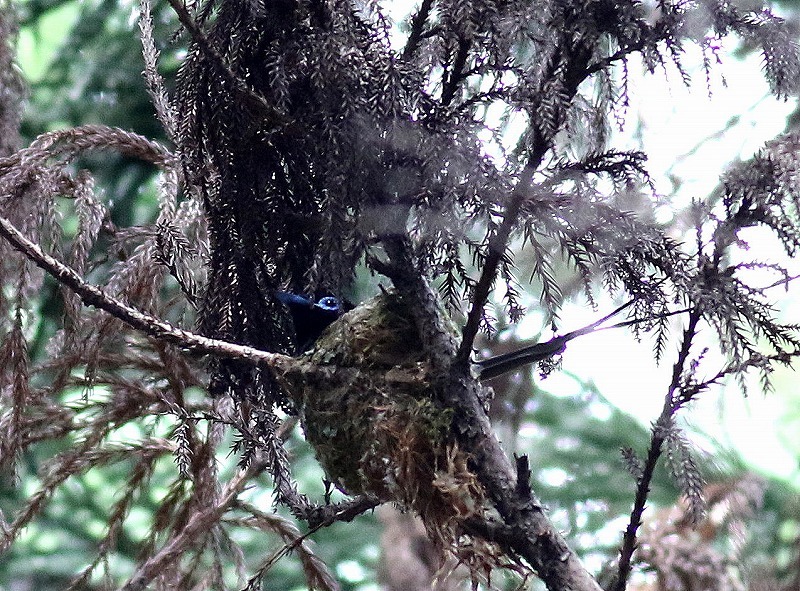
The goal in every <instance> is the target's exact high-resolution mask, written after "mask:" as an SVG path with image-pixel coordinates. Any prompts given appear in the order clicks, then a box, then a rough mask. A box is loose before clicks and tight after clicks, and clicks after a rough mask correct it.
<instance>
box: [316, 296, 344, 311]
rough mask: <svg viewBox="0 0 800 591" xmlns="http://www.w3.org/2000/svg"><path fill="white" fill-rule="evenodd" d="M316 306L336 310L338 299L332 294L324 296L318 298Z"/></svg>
mask: <svg viewBox="0 0 800 591" xmlns="http://www.w3.org/2000/svg"><path fill="white" fill-rule="evenodd" d="M317 306H319V307H320V308H322V309H324V310H338V309H339V300H337V299H336V298H334V297H332V296H326V297H324V298H320V300H319V302H317Z"/></svg>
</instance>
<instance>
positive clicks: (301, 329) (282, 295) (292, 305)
mask: <svg viewBox="0 0 800 591" xmlns="http://www.w3.org/2000/svg"><path fill="white" fill-rule="evenodd" d="M275 297H276V298H277V299H278V301H280V302H281V303H283V304H285V305H286V307H288V308H289V313H290V314H291V315H292V322H293V323H294V331H295V343H296V345H297V352H298V353H302V352H304V351H307V350H308V349H310V348H311V346H312V345H313V344H314V342H315V341H316V340H317V339H318V338H319V336H320V335H321V334H322V332H323V331H324V330H325V329H326V328H327V327H328V326H330V325H331V324H332V323H333V322H334V321H335V320H336V319H337V318H339V316H341V315H342V314H343V313H344V311H345V310H344V308H343V306H342V303H341V301H339V299H338V298H335V297H333V296H325V297H322V298H320V299H319V301H317V302H314V301H313V300H311V299H309V298H307V297H304V296H299V295H296V294H293V293H289V292H287V291H276V292H275Z"/></svg>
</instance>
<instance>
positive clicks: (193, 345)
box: [0, 216, 291, 366]
mask: <svg viewBox="0 0 800 591" xmlns="http://www.w3.org/2000/svg"><path fill="white" fill-rule="evenodd" d="M0 236H2V237H3V238H5V239H6V240H7V241H8V242H9V243H10V244H11V246H13V247H14V248H15V249H16V250H18V251H19V252H20V253H22V254H23V255H24V256H25V257H27V258H28V259H30V260H31V261H33V263H34V264H36V266H38V267H39V268H41V269H43V270H44V271H46V272H47V273H48V274H50V275H51V276H52V277H53V278H54V279H55V280H56V281H58V282H59V283H61V284H63V285H65V286H67V287H69V288H70V289H71V290H72V291H74V292H75V293H76V294H78V296H79V297H80V298H81V301H82V302H83V303H84V304H85V305H87V306H93V307H95V308H98V309H100V310H103V311H104V312H107V313H108V314H110V315H112V316H113V317H115V318H117V319H119V320H121V321H122V322H124V323H125V324H128V325H129V326H131V327H133V328H135V329H136V330H139V331H141V332H143V333H145V334H146V335H148V336H150V337H153V338H156V339H158V340H160V341H163V342H167V343H170V344H172V345H176V346H178V347H180V348H181V349H185V350H187V351H192V352H195V353H201V354H204V355H215V356H217V357H227V358H232V359H244V360H247V361H250V362H252V363H263V364H265V365H268V366H275V365H276V364H279V363H281V362H286V361H290V360H291V357H287V356H286V355H280V354H278V353H268V352H266V351H261V350H259V349H255V348H253V347H248V346H246V345H237V344H236V343H230V342H227V341H221V340H218V339H210V338H208V337H204V336H201V335H198V334H196V333H193V332H190V331H187V330H183V329H182V328H178V327H177V326H173V325H172V324H169V323H168V322H164V321H163V320H159V319H158V318H155V317H153V316H150V315H149V314H145V313H144V312H141V311H139V310H137V309H135V308H133V307H131V306H128V305H127V304H124V303H123V302H121V301H120V300H118V299H116V298H114V297H112V296H110V295H108V294H107V293H105V292H104V291H103V290H102V289H100V288H99V287H97V286H94V285H91V284H90V283H87V282H86V281H85V280H84V279H83V278H82V277H81V276H80V275H78V273H77V272H75V270H74V269H72V268H71V267H69V266H67V265H65V264H64V263H62V262H61V261H59V260H57V259H55V258H54V257H52V256H50V255H49V254H47V253H45V252H44V251H43V250H42V249H41V247H40V246H39V245H37V244H34V243H33V242H31V241H30V240H28V239H27V238H26V237H25V236H24V235H23V234H22V233H21V232H20V231H19V230H18V229H17V228H15V227H14V225H13V224H12V223H11V222H9V221H8V219H6V218H5V217H2V216H0Z"/></svg>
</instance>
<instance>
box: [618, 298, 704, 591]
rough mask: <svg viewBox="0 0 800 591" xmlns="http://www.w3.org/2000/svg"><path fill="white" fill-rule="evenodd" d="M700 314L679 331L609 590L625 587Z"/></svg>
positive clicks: (692, 314)
mask: <svg viewBox="0 0 800 591" xmlns="http://www.w3.org/2000/svg"><path fill="white" fill-rule="evenodd" d="M700 317H701V313H700V311H699V310H697V309H693V310H691V311H690V312H689V321H688V323H687V325H686V329H685V330H684V331H683V339H682V342H681V348H680V351H679V352H678V358H677V359H676V360H675V364H674V365H673V367H672V380H671V382H670V385H669V388H668V389H667V394H666V396H665V397H664V407H663V409H662V411H661V415H660V416H659V418H658V420H657V421H656V422H655V423H654V425H653V428H652V434H651V436H650V448H649V449H648V451H647V458H646V459H645V462H644V466H643V469H642V475H641V477H640V478H639V481H638V482H637V483H636V496H635V498H634V501H633V509H632V510H631V518H630V521H629V522H628V526H627V527H626V528H625V533H624V534H623V537H622V547H621V548H620V553H619V564H618V566H617V578H616V581H615V582H614V585H613V587H612V588H611V591H625V587H626V586H627V584H628V576H629V575H630V573H631V562H632V558H633V553H634V551H635V550H636V539H637V532H638V530H639V526H641V525H642V514H643V513H644V509H645V504H646V503H647V496H648V494H649V493H650V484H651V482H652V480H653V473H654V471H655V467H656V464H657V463H658V459H659V458H660V457H661V453H662V448H663V445H664V441H665V439H666V433H665V432H664V429H663V426H664V425H666V424H667V422H668V421H669V420H670V418H671V417H672V415H673V414H674V413H675V410H676V406H675V402H674V400H675V391H676V390H677V389H678V388H679V387H680V384H681V377H682V376H683V372H684V369H685V367H686V363H687V361H688V360H689V353H690V351H691V347H692V341H693V340H694V337H695V335H696V334H697V324H698V323H699V322H700Z"/></svg>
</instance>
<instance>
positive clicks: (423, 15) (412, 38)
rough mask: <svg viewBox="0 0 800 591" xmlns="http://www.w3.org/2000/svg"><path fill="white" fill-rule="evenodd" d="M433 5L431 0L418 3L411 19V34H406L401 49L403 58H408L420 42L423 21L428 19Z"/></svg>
mask: <svg viewBox="0 0 800 591" xmlns="http://www.w3.org/2000/svg"><path fill="white" fill-rule="evenodd" d="M432 7H433V0H422V4H420V5H419V10H418V11H417V14H415V15H414V18H413V19H411V34H410V35H409V36H408V42H407V43H406V46H405V48H404V49H403V59H404V60H408V59H409V58H411V57H412V56H413V55H414V53H416V51H417V48H418V47H419V44H420V42H421V41H422V37H423V31H424V29H425V23H426V22H427V21H428V15H429V14H430V12H431V8H432Z"/></svg>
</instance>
